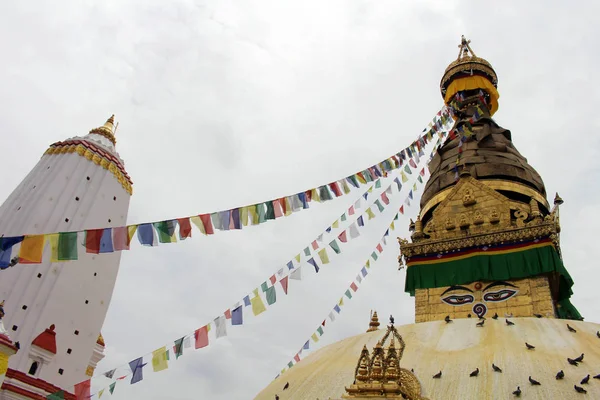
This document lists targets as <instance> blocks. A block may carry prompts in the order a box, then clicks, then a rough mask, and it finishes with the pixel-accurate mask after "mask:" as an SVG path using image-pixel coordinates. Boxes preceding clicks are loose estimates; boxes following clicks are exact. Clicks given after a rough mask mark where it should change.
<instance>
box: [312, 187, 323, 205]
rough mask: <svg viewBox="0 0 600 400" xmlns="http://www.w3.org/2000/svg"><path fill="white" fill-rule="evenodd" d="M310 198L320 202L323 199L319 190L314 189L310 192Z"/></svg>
mask: <svg viewBox="0 0 600 400" xmlns="http://www.w3.org/2000/svg"><path fill="white" fill-rule="evenodd" d="M310 198H311V199H312V200H313V201H318V202H321V199H320V198H319V191H318V190H317V189H312V190H311V191H310Z"/></svg>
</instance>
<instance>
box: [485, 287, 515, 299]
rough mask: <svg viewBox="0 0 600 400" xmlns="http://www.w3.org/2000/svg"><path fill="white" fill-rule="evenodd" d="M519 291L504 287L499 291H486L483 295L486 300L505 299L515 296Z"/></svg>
mask: <svg viewBox="0 0 600 400" xmlns="http://www.w3.org/2000/svg"><path fill="white" fill-rule="evenodd" d="M516 293H517V291H516V290H511V289H503V290H500V291H498V292H491V293H486V294H484V295H483V300H485V301H504V300H508V299H510V298H511V297H513V296H514V295H515V294H516Z"/></svg>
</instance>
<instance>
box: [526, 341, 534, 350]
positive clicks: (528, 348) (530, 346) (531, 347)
mask: <svg viewBox="0 0 600 400" xmlns="http://www.w3.org/2000/svg"><path fill="white" fill-rule="evenodd" d="M525 346H527V350H533V349H535V346H532V345H530V344H529V343H527V342H525Z"/></svg>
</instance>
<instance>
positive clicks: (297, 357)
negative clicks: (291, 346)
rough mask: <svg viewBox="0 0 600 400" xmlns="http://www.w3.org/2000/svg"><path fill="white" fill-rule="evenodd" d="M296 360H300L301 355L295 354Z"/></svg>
mask: <svg viewBox="0 0 600 400" xmlns="http://www.w3.org/2000/svg"><path fill="white" fill-rule="evenodd" d="M294 361H296V362H297V363H298V362H300V356H299V355H298V354H297V353H296V355H295V356H294Z"/></svg>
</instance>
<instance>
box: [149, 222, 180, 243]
mask: <svg viewBox="0 0 600 400" xmlns="http://www.w3.org/2000/svg"><path fill="white" fill-rule="evenodd" d="M152 225H154V229H156V232H158V241H159V242H160V243H174V242H176V241H177V239H176V238H175V228H176V227H177V220H174V219H172V220H169V221H161V222H155V223H154V224H152Z"/></svg>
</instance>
